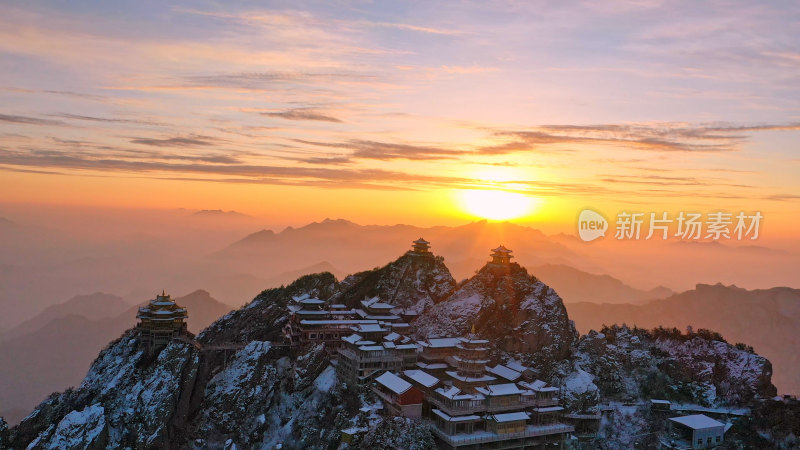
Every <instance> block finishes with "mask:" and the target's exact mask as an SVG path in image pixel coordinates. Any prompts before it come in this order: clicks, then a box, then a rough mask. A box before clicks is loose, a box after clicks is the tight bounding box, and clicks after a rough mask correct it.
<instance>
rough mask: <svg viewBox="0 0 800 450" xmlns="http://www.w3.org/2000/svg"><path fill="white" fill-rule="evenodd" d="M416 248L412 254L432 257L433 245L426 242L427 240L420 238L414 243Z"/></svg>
mask: <svg viewBox="0 0 800 450" xmlns="http://www.w3.org/2000/svg"><path fill="white" fill-rule="evenodd" d="M413 244H414V246H413V247H412V252H414V254H416V255H430V254H431V243H430V242H428V241H426V240H425V239H422V238H419V239H417V240H416V241H414V242H413Z"/></svg>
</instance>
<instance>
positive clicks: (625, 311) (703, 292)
mask: <svg viewBox="0 0 800 450" xmlns="http://www.w3.org/2000/svg"><path fill="white" fill-rule="evenodd" d="M567 309H568V311H569V316H570V318H571V319H572V320H574V321H575V325H576V326H577V327H578V330H579V331H580V332H581V333H586V332H588V331H589V330H590V329H595V330H599V329H600V327H601V326H602V325H603V324H607V325H611V324H614V323H617V324H622V323H626V324H627V325H629V326H633V325H636V326H639V327H643V328H652V327H656V326H659V325H662V326H664V327H677V328H678V329H680V330H684V329H685V328H686V327H687V326H689V325H691V326H692V327H693V328H694V329H695V330H697V329H700V328H707V329H711V330H715V331H718V332H720V333H721V334H722V335H723V336H724V337H725V339H726V340H728V341H729V342H731V343H736V342H745V343H747V344H748V345H752V346H753V347H754V348H755V350H756V351H757V352H758V353H759V354H762V355H764V356H765V357H767V358H768V359H769V360H770V361H771V362H772V366H773V369H774V371H775V375H774V377H773V383H774V384H775V385H776V386H777V387H778V391H779V392H785V393H794V394H798V393H800V373H798V372H797V367H800V333H798V330H800V289H792V288H786V287H776V288H772V289H757V290H746V289H741V288H738V287H736V286H724V285H722V284H716V285H708V284H698V285H697V287H696V288H695V289H693V290H690V291H686V292H682V293H680V294H675V295H673V296H670V297H668V298H665V299H661V300H654V301H651V302H648V303H645V304H642V305H631V304H616V305H612V304H597V303H588V302H582V303H570V304H568V305H567Z"/></svg>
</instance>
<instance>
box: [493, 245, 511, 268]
mask: <svg viewBox="0 0 800 450" xmlns="http://www.w3.org/2000/svg"><path fill="white" fill-rule="evenodd" d="M490 256H491V257H492V264H498V265H504V266H507V265H509V264H511V258H512V256H511V250H509V249H507V248H505V246H503V245H501V246H500V247H497V248H495V249H492V254H491V255H490Z"/></svg>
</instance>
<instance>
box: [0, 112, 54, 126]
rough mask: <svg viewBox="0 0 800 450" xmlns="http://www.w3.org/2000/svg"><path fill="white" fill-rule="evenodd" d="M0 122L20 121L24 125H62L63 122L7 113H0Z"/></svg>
mask: <svg viewBox="0 0 800 450" xmlns="http://www.w3.org/2000/svg"><path fill="white" fill-rule="evenodd" d="M0 122H10V123H20V124H25V125H51V126H53V125H64V122H60V121H57V120H49V119H39V118H36V117H28V116H14V115H8V114H0Z"/></svg>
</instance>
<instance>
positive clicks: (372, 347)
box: [358, 345, 383, 352]
mask: <svg viewBox="0 0 800 450" xmlns="http://www.w3.org/2000/svg"><path fill="white" fill-rule="evenodd" d="M358 349H359V350H363V351H365V352H375V351H378V350H383V346H381V345H363V346H361V347H358Z"/></svg>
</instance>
